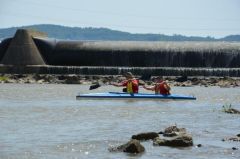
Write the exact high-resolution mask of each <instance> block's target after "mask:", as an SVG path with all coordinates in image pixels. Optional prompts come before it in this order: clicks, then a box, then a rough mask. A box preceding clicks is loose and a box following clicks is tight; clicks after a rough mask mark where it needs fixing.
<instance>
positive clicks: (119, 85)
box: [111, 83, 123, 87]
mask: <svg viewBox="0 0 240 159" xmlns="http://www.w3.org/2000/svg"><path fill="white" fill-rule="evenodd" d="M111 85H113V86H116V87H122V86H123V85H122V83H111Z"/></svg>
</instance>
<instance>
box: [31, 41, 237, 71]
mask: <svg viewBox="0 0 240 159" xmlns="http://www.w3.org/2000/svg"><path fill="white" fill-rule="evenodd" d="M34 41H35V43H36V45H37V46H38V48H39V50H40V51H41V54H42V55H43V56H44V57H45V59H46V61H47V63H48V64H49V65H67V66H70V65H71V66H125V67H220V68H225V67H227V68H233V67H240V63H239V62H238V61H239V60H240V43H229V42H149V41H148V42H136V41H66V40H50V39H39V38H35V39H34Z"/></svg>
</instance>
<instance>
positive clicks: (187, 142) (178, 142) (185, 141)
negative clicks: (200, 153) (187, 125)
mask: <svg viewBox="0 0 240 159" xmlns="http://www.w3.org/2000/svg"><path fill="white" fill-rule="evenodd" d="M153 145H154V146H170V147H188V146H193V139H192V136H191V135H189V134H183V135H179V136H176V137H173V138H171V139H160V138H159V137H158V138H155V139H154V141H153Z"/></svg>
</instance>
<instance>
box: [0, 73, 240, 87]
mask: <svg viewBox="0 0 240 159" xmlns="http://www.w3.org/2000/svg"><path fill="white" fill-rule="evenodd" d="M136 78H138V79H140V84H141V85H144V84H148V85H151V84H153V81H154V78H155V77H154V76H152V77H140V76H137V77H136ZM124 79H125V78H124V77H123V76H121V75H114V76H111V75H108V76H107V75H105V76H101V75H76V74H71V75H55V74H51V75H50V74H2V75H1V76H0V83H20V84H21V83H29V84H83V85H84V84H94V83H96V82H101V83H105V84H108V83H109V82H121V81H122V80H124ZM164 79H165V80H166V81H167V82H168V83H169V84H170V85H171V86H182V87H190V86H204V87H208V86H219V87H239V86H240V78H239V77H238V78H233V77H204V76H199V77H187V76H181V77H179V76H169V77H164Z"/></svg>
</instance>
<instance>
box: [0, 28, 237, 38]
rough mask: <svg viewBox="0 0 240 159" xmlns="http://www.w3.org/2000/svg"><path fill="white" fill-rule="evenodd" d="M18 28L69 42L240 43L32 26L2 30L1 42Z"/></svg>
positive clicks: (103, 30)
mask: <svg viewBox="0 0 240 159" xmlns="http://www.w3.org/2000/svg"><path fill="white" fill-rule="evenodd" d="M18 28H29V29H33V30H37V31H41V32H45V33H47V35H48V37H50V38H56V39H68V40H129V41H240V35H230V36H227V37H224V38H221V39H214V38H212V37H197V36H191V37H187V36H183V35H173V36H168V35H164V34H131V33H128V32H122V31H116V30H111V29H107V28H91V27H90V28H79V27H66V26H60V25H50V24H41V25H31V26H23V27H12V28H4V29H0V40H3V39H5V38H8V37H12V36H13V35H14V33H15V32H16V30H17V29H18Z"/></svg>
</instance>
